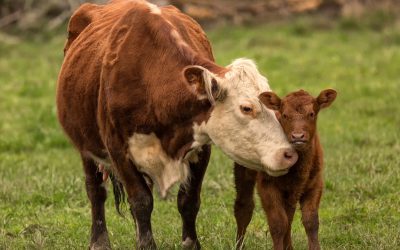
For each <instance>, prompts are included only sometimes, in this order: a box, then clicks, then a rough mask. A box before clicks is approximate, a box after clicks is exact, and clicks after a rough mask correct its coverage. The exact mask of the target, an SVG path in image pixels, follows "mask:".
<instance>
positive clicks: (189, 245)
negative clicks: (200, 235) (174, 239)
mask: <svg viewBox="0 0 400 250" xmlns="http://www.w3.org/2000/svg"><path fill="white" fill-rule="evenodd" d="M182 248H183V249H188V250H189V249H191V250H199V249H201V246H200V242H199V241H198V240H192V239H191V238H189V237H187V238H186V239H185V240H184V241H182Z"/></svg>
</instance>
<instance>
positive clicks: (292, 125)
mask: <svg viewBox="0 0 400 250" xmlns="http://www.w3.org/2000/svg"><path fill="white" fill-rule="evenodd" d="M335 98H336V91H334V90H332V89H327V90H324V91H322V92H321V93H320V94H319V96H318V97H317V98H313V97H312V96H311V95H310V94H308V93H307V92H305V91H303V90H300V91H297V92H293V93H291V94H289V95H287V96H286V97H285V98H283V99H282V100H281V99H280V98H279V97H278V96H277V95H276V94H274V93H272V92H265V93H262V94H261V96H260V99H261V101H262V102H263V103H264V104H265V105H266V106H267V107H268V108H270V109H273V110H275V111H276V115H277V117H278V120H279V121H280V123H281V125H282V127H283V130H284V131H285V134H286V136H287V137H288V140H289V141H290V142H291V143H292V144H293V146H294V147H295V149H296V150H297V153H298V155H299V159H298V161H297V163H296V164H295V165H294V166H293V167H292V168H291V169H290V170H289V173H288V174H286V175H283V176H279V177H272V176H269V175H267V174H266V173H263V172H256V171H253V170H250V169H246V168H244V167H242V166H241V165H239V164H237V163H235V183H236V190H237V197H236V201H235V218H236V222H237V230H238V231H237V238H236V240H237V247H238V248H241V247H242V243H243V237H244V234H245V232H246V228H247V226H248V224H249V222H250V220H251V217H252V213H253V209H254V200H253V192H254V186H255V183H256V182H257V190H258V193H259V196H260V198H261V203H262V206H263V208H264V211H265V213H266V216H267V219H268V224H269V230H270V233H271V236H272V240H273V244H274V249H293V247H292V242H291V235H290V231H291V223H292V220H293V215H294V212H295V210H296V205H297V203H298V202H300V207H301V212H302V222H303V225H304V228H305V230H306V233H307V237H308V248H309V249H320V245H319V241H318V226H319V221H318V207H319V202H320V198H321V195H322V189H323V176H322V169H323V152H322V147H321V144H320V141H319V136H318V134H317V130H316V125H317V115H318V112H319V111H320V110H321V109H323V108H325V107H328V106H329V105H330V104H331V103H332V102H333V101H334V100H335Z"/></svg>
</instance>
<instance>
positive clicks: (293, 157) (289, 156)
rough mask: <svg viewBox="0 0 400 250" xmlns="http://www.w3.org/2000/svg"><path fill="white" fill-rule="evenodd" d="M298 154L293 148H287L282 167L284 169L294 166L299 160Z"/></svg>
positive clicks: (284, 152) (284, 151)
mask: <svg viewBox="0 0 400 250" xmlns="http://www.w3.org/2000/svg"><path fill="white" fill-rule="evenodd" d="M298 157H299V156H298V154H297V152H296V150H294V149H292V148H286V149H284V150H283V159H282V162H281V163H282V164H281V165H282V167H283V168H290V167H291V166H293V165H294V164H295V163H296V161H297V159H298Z"/></svg>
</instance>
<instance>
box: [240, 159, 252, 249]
mask: <svg viewBox="0 0 400 250" xmlns="http://www.w3.org/2000/svg"><path fill="white" fill-rule="evenodd" d="M234 175H235V188H236V200H235V219H236V225H237V233H236V249H241V248H242V247H243V239H244V235H245V233H246V229H247V226H248V225H249V223H250V221H251V217H252V215H253V210H254V195H253V194H254V185H255V183H256V176H257V172H256V171H254V170H250V169H247V168H245V167H242V166H241V165H239V164H237V163H235V169H234Z"/></svg>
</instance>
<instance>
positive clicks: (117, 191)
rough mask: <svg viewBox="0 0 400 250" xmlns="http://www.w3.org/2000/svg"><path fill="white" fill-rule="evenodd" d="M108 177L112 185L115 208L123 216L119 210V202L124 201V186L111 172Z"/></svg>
mask: <svg viewBox="0 0 400 250" xmlns="http://www.w3.org/2000/svg"><path fill="white" fill-rule="evenodd" d="M110 179H111V183H112V186H113V193H114V202H115V208H116V209H117V212H118V214H119V215H121V216H122V217H124V215H123V214H122V212H121V203H124V202H125V190H124V186H123V185H122V183H121V182H120V181H119V180H118V179H117V177H116V176H115V175H114V174H112V173H111V174H110Z"/></svg>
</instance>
